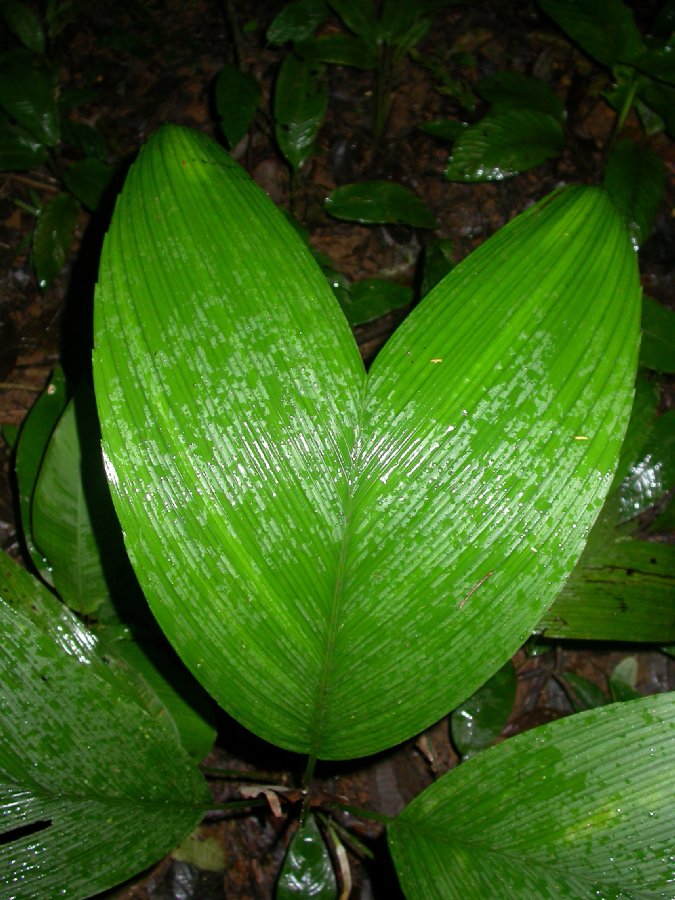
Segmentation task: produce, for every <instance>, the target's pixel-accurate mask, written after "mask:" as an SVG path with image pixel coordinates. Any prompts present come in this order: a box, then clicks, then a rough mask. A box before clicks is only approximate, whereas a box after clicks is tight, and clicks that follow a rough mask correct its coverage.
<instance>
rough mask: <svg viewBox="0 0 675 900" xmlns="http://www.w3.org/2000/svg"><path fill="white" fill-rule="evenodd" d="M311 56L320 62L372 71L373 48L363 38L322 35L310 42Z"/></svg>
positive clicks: (337, 34) (373, 66)
mask: <svg viewBox="0 0 675 900" xmlns="http://www.w3.org/2000/svg"><path fill="white" fill-rule="evenodd" d="M312 56H313V57H314V58H315V59H319V60H321V62H326V63H332V64H333V65H337V66H351V67H352V68H355V69H374V68H375V64H376V62H377V56H376V53H375V48H374V47H373V45H372V44H369V43H368V42H367V41H365V40H364V39H363V38H360V37H356V35H352V34H342V33H340V32H334V33H328V34H322V35H321V37H318V38H316V40H314V41H313V42H312Z"/></svg>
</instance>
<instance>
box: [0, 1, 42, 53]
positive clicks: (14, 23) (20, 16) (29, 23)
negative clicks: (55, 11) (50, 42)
mask: <svg viewBox="0 0 675 900" xmlns="http://www.w3.org/2000/svg"><path fill="white" fill-rule="evenodd" d="M0 16H2V18H3V19H4V21H5V24H6V25H7V27H8V28H10V29H11V30H12V31H13V32H14V34H15V35H16V36H17V37H18V38H19V40H20V41H21V42H22V43H23V44H24V45H25V46H26V47H28V49H29V50H32V51H33V53H44V50H45V34H44V30H43V28H42V25H41V23H40V20H39V19H38V17H37V16H36V15H35V13H34V12H33V10H32V9H31V8H30V6H28V5H27V4H26V3H18V2H17V0H3V2H2V4H0Z"/></svg>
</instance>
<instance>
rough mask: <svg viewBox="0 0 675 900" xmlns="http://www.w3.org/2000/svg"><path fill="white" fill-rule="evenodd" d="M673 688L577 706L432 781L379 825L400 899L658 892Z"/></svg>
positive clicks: (663, 879)
mask: <svg viewBox="0 0 675 900" xmlns="http://www.w3.org/2000/svg"><path fill="white" fill-rule="evenodd" d="M674 728H675V695H674V694H664V695H661V696H657V697H647V698H644V699H642V700H635V701H633V702H632V703H617V704H613V705H611V706H604V707H602V708H601V709H594V710H589V711H587V712H582V713H578V714H577V715H575V716H570V717H569V718H566V719H560V720H558V721H556V722H552V723H551V724H549V725H544V726H542V727H541V728H535V729H533V730H532V731H528V732H526V733H525V734H521V735H518V736H517V737H514V738H511V739H510V740H508V741H505V742H503V743H501V744H498V745H497V746H496V747H492V748H491V749H489V750H486V751H485V752H484V753H481V754H480V755H479V756H478V757H476V758H474V759H471V760H469V761H468V762H466V763H463V764H462V765H461V766H459V768H457V769H455V770H454V771H451V772H449V773H448V774H447V775H446V776H444V777H443V778H441V779H439V780H438V781H436V782H434V784H432V785H431V786H430V787H428V788H427V789H426V790H425V791H424V792H423V793H422V794H420V796H419V797H417V798H416V799H415V800H414V801H413V802H412V803H411V804H410V805H409V806H408V807H407V809H405V810H404V811H403V812H402V813H401V814H400V815H399V816H397V818H396V819H395V820H394V822H393V823H392V824H391V825H389V826H388V832H389V846H390V849H391V853H392V856H393V858H394V863H395V866H396V871H397V873H398V876H399V880H400V882H401V886H402V888H403V890H404V891H405V895H406V897H408V898H410V900H416V898H418V897H419V898H425V900H428V898H432V897H439V898H440V897H442V898H444V900H453V898H457V900H474V898H475V900H479V898H484V897H518V898H519V900H530V898H531V900H540V898H542V897H561V898H562V897H569V898H575V900H576V898H580V897H592V896H593V897H594V896H600V897H648V896H649V897H664V898H665V897H670V896H671V894H672V879H673V861H672V836H673V832H674V831H675V808H674V806H673V802H672V784H673V779H675V741H673V729H674Z"/></svg>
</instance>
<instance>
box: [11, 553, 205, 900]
mask: <svg viewBox="0 0 675 900" xmlns="http://www.w3.org/2000/svg"><path fill="white" fill-rule="evenodd" d="M0 629H2V634H3V639H2V641H1V642H0V682H1V683H2V686H3V688H2V692H1V693H0V711H1V713H2V723H3V741H2V742H1V743H0V806H1V808H2V815H3V818H2V831H3V834H2V845H1V846H0V888H1V889H2V894H3V896H8V897H9V896H12V897H15V898H26V900H29V898H35V897H55V896H59V895H60V894H64V893H67V895H68V896H71V897H76V898H86V897H90V896H92V895H93V894H96V893H98V892H99V891H102V890H105V889H107V888H110V887H113V886H114V885H115V884H118V883H119V882H120V881H123V880H124V879H126V878H129V877H131V876H132V875H134V874H135V873H136V872H138V871H139V870H140V869H143V868H144V867H146V866H148V865H150V864H151V863H153V862H155V861H156V860H157V859H159V858H161V857H162V856H163V855H164V854H165V853H167V852H168V851H169V850H171V849H172V848H173V847H174V846H175V845H176V844H178V843H179V841H180V840H181V839H182V838H183V837H184V836H185V835H186V834H187V833H188V832H189V831H190V830H191V829H192V828H193V827H194V826H195V824H196V823H197V822H198V821H199V819H200V818H201V817H202V815H203V813H204V812H205V810H206V809H207V808H208V805H209V800H210V798H209V793H208V791H207V790H206V786H205V784H204V781H203V778H202V776H201V775H200V774H199V773H198V772H197V770H196V769H195V768H194V767H193V766H192V764H191V763H190V761H189V759H188V757H187V756H186V755H185V753H184V751H183V750H182V748H181V746H180V744H179V743H178V741H177V739H175V738H172V737H171V735H170V733H169V732H168V731H167V730H166V729H164V727H163V726H161V725H160V724H159V723H158V722H157V721H155V719H154V718H153V717H152V716H151V715H149V714H148V713H147V712H146V711H144V709H143V708H142V707H141V706H140V705H139V704H138V703H137V702H135V700H134V699H133V696H132V695H130V694H129V691H128V688H127V686H126V685H125V683H124V682H122V683H120V684H119V685H118V683H117V680H116V678H115V677H114V675H113V673H111V672H110V669H109V667H108V666H106V665H105V664H104V663H103V661H101V660H98V659H97V658H96V656H95V651H94V649H93V648H94V645H95V639H94V638H93V636H92V635H91V633H90V632H88V631H87V630H86V629H85V628H84V627H83V626H82V624H81V623H80V622H79V621H78V620H77V619H76V618H75V617H74V616H73V615H72V613H69V611H68V610H67V609H66V608H65V607H64V606H63V605H62V604H60V603H59V602H58V601H57V600H55V599H54V597H53V596H51V595H50V593H49V592H48V591H47V589H46V588H43V587H42V586H41V585H40V584H39V583H38V582H37V581H36V580H35V579H33V578H31V576H30V575H28V573H27V572H25V571H23V570H21V569H19V568H18V567H17V566H16V564H14V563H13V562H12V561H11V560H9V559H8V558H7V557H4V559H3V560H2V563H0Z"/></svg>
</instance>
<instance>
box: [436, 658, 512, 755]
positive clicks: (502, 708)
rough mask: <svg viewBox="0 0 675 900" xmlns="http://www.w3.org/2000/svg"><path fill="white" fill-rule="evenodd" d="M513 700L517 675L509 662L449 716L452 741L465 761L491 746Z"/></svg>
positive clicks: (498, 733) (507, 715) (500, 730)
mask: <svg viewBox="0 0 675 900" xmlns="http://www.w3.org/2000/svg"><path fill="white" fill-rule="evenodd" d="M515 699H516V671H515V669H514V668H513V664H512V663H511V662H507V663H506V665H505V666H502V668H501V669H499V670H498V671H497V672H495V674H494V675H493V676H492V678H490V679H488V680H487V681H486V682H485V684H484V685H483V686H482V687H480V688H478V690H477V691H476V693H475V694H472V695H471V696H470V697H469V698H468V699H467V700H465V701H464V703H461V704H460V705H459V706H458V707H457V709H453V711H452V715H451V716H450V733H451V735H452V741H453V743H454V745H455V747H456V748H457V750H458V751H459V753H460V754H461V755H462V756H463V757H464V758H465V759H467V758H469V757H471V756H475V755H476V753H480V751H481V750H485V748H486V747H489V746H490V744H494V742H495V741H496V740H497V738H498V737H499V735H500V734H501V733H502V729H503V728H504V725H506V722H507V720H508V718H509V716H510V715H511V709H512V707H513V703H514V701H515Z"/></svg>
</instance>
